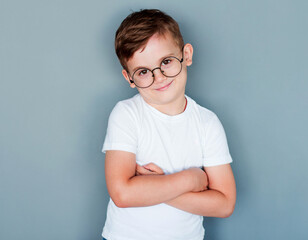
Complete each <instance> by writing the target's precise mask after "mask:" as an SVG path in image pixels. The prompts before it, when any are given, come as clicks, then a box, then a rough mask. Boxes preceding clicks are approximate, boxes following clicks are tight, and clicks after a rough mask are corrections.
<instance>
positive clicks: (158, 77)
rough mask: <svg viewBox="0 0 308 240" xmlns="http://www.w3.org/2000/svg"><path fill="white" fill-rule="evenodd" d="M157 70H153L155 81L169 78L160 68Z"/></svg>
mask: <svg viewBox="0 0 308 240" xmlns="http://www.w3.org/2000/svg"><path fill="white" fill-rule="evenodd" d="M155 70H156V71H153V75H154V81H155V82H163V81H165V80H166V79H167V77H166V76H165V75H164V74H162V72H161V70H160V68H157V69H155Z"/></svg>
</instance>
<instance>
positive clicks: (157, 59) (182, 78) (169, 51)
mask: <svg viewBox="0 0 308 240" xmlns="http://www.w3.org/2000/svg"><path fill="white" fill-rule="evenodd" d="M192 54H193V48H192V46H191V45H190V44H186V45H185V46H184V49H183V51H182V50H181V49H180V48H179V46H178V45H177V44H176V43H175V41H174V40H173V38H172V36H171V34H169V33H167V34H165V35H164V36H160V35H158V34H155V35H153V36H152V37H151V38H150V39H149V41H148V43H147V44H146V46H145V47H143V48H140V49H138V50H137V51H136V52H135V53H134V55H133V56H132V57H131V58H130V59H129V60H128V62H127V68H128V72H129V73H127V71H126V70H122V73H123V76H124V77H125V79H126V80H127V81H128V82H129V84H130V86H131V87H132V88H134V87H136V86H135V84H134V83H130V79H131V77H132V75H133V73H134V71H135V70H136V69H138V68H148V69H154V68H157V67H160V64H161V61H162V60H163V59H164V58H166V57H170V56H173V57H176V58H178V59H182V57H183V62H182V71H181V72H180V74H179V75H177V76H175V77H166V76H164V75H163V74H162V73H161V71H160V70H159V69H156V70H154V71H153V73H154V77H155V79H154V83H153V84H152V85H151V86H150V87H148V88H138V91H139V93H140V95H141V96H142V97H143V99H144V100H145V101H146V102H147V103H148V104H150V105H151V106H153V107H155V108H157V109H160V108H162V107H168V106H170V107H174V105H176V104H177V103H178V104H180V103H181V101H184V100H185V99H184V94H185V85H186V80H187V66H190V65H191V64H192Z"/></svg>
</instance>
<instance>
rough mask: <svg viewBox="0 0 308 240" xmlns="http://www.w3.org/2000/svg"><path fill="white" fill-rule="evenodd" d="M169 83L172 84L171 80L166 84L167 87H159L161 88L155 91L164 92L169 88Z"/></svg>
mask: <svg viewBox="0 0 308 240" xmlns="http://www.w3.org/2000/svg"><path fill="white" fill-rule="evenodd" d="M171 83H173V80H172V81H171V82H170V83H168V84H167V85H165V86H163V87H161V88H157V89H156V90H157V91H165V90H167V89H168V88H169V86H170V85H171Z"/></svg>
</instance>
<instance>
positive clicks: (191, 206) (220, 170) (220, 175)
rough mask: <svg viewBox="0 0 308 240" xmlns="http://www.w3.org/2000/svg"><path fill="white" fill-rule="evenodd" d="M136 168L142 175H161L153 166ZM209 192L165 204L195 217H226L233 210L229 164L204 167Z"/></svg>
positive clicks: (232, 178) (233, 185)
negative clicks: (147, 168) (195, 215)
mask: <svg viewBox="0 0 308 240" xmlns="http://www.w3.org/2000/svg"><path fill="white" fill-rule="evenodd" d="M143 168H144V166H138V168H137V171H139V173H140V172H141V171H142V174H153V173H154V172H155V173H156V174H157V173H158V174H163V172H162V170H161V169H160V168H159V167H158V166H156V165H155V164H153V163H152V164H151V165H149V170H148V171H147V170H146V169H143ZM205 171H206V172H207V175H208V182H209V186H208V187H209V190H207V191H203V192H188V193H184V194H182V195H181V196H178V197H176V198H174V199H172V200H169V201H167V202H165V203H166V204H168V205H170V206H173V207H175V208H178V209H181V210H183V211H186V212H190V213H193V214H197V215H202V216H208V217H228V216H230V215H231V214H232V212H233V210H234V205H235V200H236V187H235V181H234V177H233V173H232V169H231V166H230V164H225V165H220V166H215V167H206V168H205Z"/></svg>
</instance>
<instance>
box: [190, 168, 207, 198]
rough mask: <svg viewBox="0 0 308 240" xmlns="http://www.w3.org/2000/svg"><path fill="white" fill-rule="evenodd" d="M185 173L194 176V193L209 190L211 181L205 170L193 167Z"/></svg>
mask: <svg viewBox="0 0 308 240" xmlns="http://www.w3.org/2000/svg"><path fill="white" fill-rule="evenodd" d="M185 171H188V172H189V173H190V175H191V176H192V179H193V183H194V188H193V190H192V191H193V192H202V191H205V190H208V186H209V181H208V176H207V174H206V172H205V171H204V170H202V169H201V168H197V167H193V168H189V169H187V170H185Z"/></svg>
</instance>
